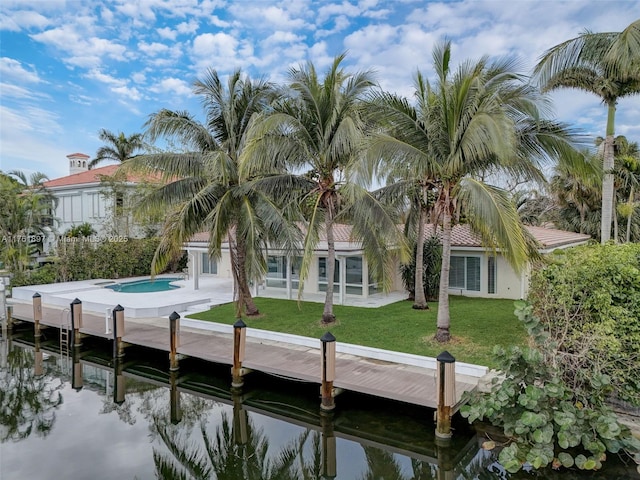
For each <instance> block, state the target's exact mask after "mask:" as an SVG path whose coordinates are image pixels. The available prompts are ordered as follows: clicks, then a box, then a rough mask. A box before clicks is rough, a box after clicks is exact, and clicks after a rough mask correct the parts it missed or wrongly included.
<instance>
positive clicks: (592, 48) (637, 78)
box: [535, 20, 640, 243]
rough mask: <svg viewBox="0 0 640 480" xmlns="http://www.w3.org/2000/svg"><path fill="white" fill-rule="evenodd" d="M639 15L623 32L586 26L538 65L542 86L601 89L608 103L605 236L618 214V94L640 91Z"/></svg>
mask: <svg viewBox="0 0 640 480" xmlns="http://www.w3.org/2000/svg"><path fill="white" fill-rule="evenodd" d="M639 36H640V20H636V21H635V22H633V23H632V24H631V25H629V27H627V28H626V29H625V30H624V31H623V32H607V33H592V32H590V31H585V32H583V33H582V34H580V35H579V36H578V37H576V38H573V39H571V40H567V41H565V42H563V43H560V44H559V45H556V46H555V47H552V48H550V49H549V50H547V51H546V52H545V53H544V54H543V55H542V57H541V59H540V61H539V62H538V65H537V66H536V68H535V77H536V78H537V81H538V83H539V84H540V85H541V87H542V89H543V91H549V90H555V89H558V88H577V89H579V90H583V91H586V92H589V93H593V94H594V95H597V96H598V97H599V98H600V99H601V100H602V102H603V103H604V104H605V105H606V107H607V126H606V133H605V135H606V137H605V140H604V149H603V150H604V151H603V158H602V162H603V171H604V179H603V182H602V222H601V227H600V228H601V233H600V238H601V242H602V243H605V242H607V241H609V239H610V238H611V221H612V216H613V214H614V185H613V183H614V178H613V173H612V170H613V168H614V135H615V113H616V105H617V103H618V100H619V99H621V98H624V97H628V96H631V95H637V94H638V93H640V41H639V38H638V37H639Z"/></svg>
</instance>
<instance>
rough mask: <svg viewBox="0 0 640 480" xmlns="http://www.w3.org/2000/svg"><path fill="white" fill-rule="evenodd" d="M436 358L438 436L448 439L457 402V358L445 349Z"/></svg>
mask: <svg viewBox="0 0 640 480" xmlns="http://www.w3.org/2000/svg"><path fill="white" fill-rule="evenodd" d="M436 360H437V361H438V370H437V372H436V390H437V395H438V406H437V412H436V437H437V438H441V439H448V438H451V409H452V407H453V405H454V404H455V402H456V359H455V358H453V356H452V355H451V354H450V353H449V352H447V351H446V350H445V351H444V352H442V353H441V354H440V355H438V357H437V358H436Z"/></svg>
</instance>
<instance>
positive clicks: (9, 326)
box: [6, 305, 13, 333]
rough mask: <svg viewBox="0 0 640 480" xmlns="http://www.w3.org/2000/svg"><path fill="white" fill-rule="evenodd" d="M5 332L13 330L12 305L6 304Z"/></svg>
mask: <svg viewBox="0 0 640 480" xmlns="http://www.w3.org/2000/svg"><path fill="white" fill-rule="evenodd" d="M6 320H7V332H8V333H11V331H12V330H13V305H7V317H6Z"/></svg>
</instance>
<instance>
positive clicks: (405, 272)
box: [400, 237, 442, 301]
mask: <svg viewBox="0 0 640 480" xmlns="http://www.w3.org/2000/svg"><path fill="white" fill-rule="evenodd" d="M417 249H418V247H417V245H414V246H413V256H412V257H411V262H410V263H403V264H401V265H400V275H401V277H402V283H403V284H404V288H405V289H406V290H407V291H408V292H409V299H410V300H414V299H415V286H416V283H415V276H416V254H417ZM422 252H423V255H422V258H423V259H424V260H423V266H424V268H423V276H422V278H423V286H424V296H425V298H426V299H427V300H428V301H436V300H438V291H439V289H440V267H441V265H442V242H441V241H440V239H439V238H438V237H429V238H428V239H426V240H425V242H424V248H423V249H422Z"/></svg>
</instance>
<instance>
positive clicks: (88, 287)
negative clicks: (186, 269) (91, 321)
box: [12, 274, 233, 318]
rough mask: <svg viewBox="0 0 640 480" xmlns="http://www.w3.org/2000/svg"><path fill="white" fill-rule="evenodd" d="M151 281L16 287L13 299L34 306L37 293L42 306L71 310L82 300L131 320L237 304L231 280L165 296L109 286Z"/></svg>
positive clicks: (185, 286)
mask: <svg viewBox="0 0 640 480" xmlns="http://www.w3.org/2000/svg"><path fill="white" fill-rule="evenodd" d="M172 277H174V278H175V277H176V275H175V274H174V275H158V278H172ZM148 278H149V277H136V278H126V279H120V280H109V279H104V278H99V279H94V280H82V281H78V282H62V283H52V284H48V285H31V286H26V287H15V288H14V289H13V292H12V296H13V298H14V299H16V300H21V301H27V302H30V301H31V298H32V297H33V295H34V294H35V293H36V292H37V293H39V294H40V295H41V296H42V303H43V304H48V305H56V306H59V307H68V306H69V304H70V303H71V302H72V301H73V300H74V299H76V298H78V299H80V300H81V301H82V304H83V309H84V310H85V311H89V312H95V313H100V314H102V315H104V314H105V313H106V311H107V310H109V311H110V310H112V309H113V308H114V307H115V306H116V305H121V306H123V307H124V308H125V309H126V311H127V316H128V317H131V318H152V317H165V316H168V315H170V314H171V313H172V312H174V311H177V312H179V313H180V312H183V313H184V312H189V311H202V310H208V309H209V308H210V307H211V305H220V304H223V303H228V302H231V301H232V300H233V283H232V282H231V280H229V279H223V278H214V277H210V278H206V279H201V281H200V288H199V289H198V290H194V289H193V286H192V284H191V282H190V281H189V280H187V279H184V280H178V281H176V282H172V284H174V285H177V286H179V287H180V288H177V289H173V290H165V291H161V292H144V293H123V292H116V291H114V290H111V289H109V288H105V287H106V286H107V285H113V284H114V283H119V282H123V283H124V282H131V281H135V280H144V279H148Z"/></svg>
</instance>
